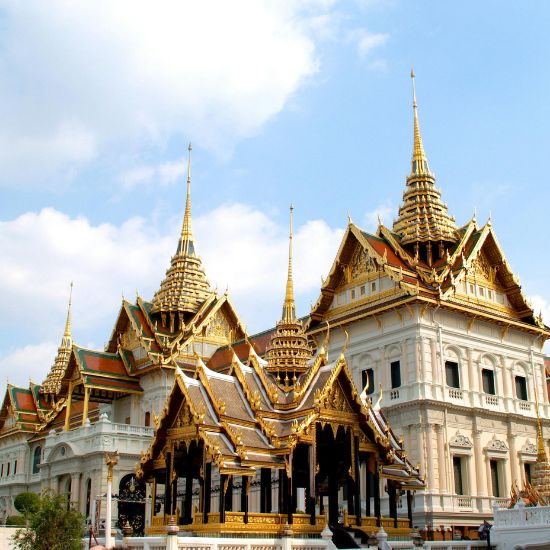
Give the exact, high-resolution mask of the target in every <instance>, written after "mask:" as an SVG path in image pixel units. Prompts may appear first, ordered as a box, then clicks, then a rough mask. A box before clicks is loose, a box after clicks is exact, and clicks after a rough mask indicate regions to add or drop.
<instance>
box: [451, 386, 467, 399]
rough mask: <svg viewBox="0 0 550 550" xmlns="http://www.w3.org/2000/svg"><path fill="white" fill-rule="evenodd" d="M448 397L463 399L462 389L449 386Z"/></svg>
mask: <svg viewBox="0 0 550 550" xmlns="http://www.w3.org/2000/svg"><path fill="white" fill-rule="evenodd" d="M449 397H450V398H451V399H463V398H464V393H463V391H462V390H459V389H457V388H449Z"/></svg>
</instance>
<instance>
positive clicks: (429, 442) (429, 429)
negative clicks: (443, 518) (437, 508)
mask: <svg viewBox="0 0 550 550" xmlns="http://www.w3.org/2000/svg"><path fill="white" fill-rule="evenodd" d="M433 444H434V433H433V425H432V424H426V450H427V455H428V460H427V464H426V469H427V471H428V472H427V473H428V491H429V492H430V493H434V492H435V476H434V468H433V467H432V466H433V464H434V452H433Z"/></svg>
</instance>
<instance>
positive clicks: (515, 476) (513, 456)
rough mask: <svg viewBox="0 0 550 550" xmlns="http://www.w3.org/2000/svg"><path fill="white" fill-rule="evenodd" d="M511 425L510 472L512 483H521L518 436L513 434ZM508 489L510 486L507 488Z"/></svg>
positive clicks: (509, 426)
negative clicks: (517, 445)
mask: <svg viewBox="0 0 550 550" xmlns="http://www.w3.org/2000/svg"><path fill="white" fill-rule="evenodd" d="M511 430H512V426H511V424H509V425H508V446H509V447H510V472H511V474H512V483H514V482H516V481H517V482H518V485H519V484H520V483H521V479H520V475H519V473H518V466H519V464H518V453H517V449H516V437H517V436H516V434H515V433H512V431H511ZM506 487H508V486H506Z"/></svg>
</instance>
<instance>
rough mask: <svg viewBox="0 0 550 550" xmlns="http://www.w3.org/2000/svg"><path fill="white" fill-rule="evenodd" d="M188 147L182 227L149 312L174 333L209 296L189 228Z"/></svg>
mask: <svg viewBox="0 0 550 550" xmlns="http://www.w3.org/2000/svg"><path fill="white" fill-rule="evenodd" d="M191 149H192V148H191V144H189V147H188V151H189V158H188V161H187V195H186V200H185V213H184V215H183V225H182V228H181V235H180V239H179V242H178V248H177V251H176V254H174V256H172V260H171V262H170V267H169V268H168V270H167V271H166V277H165V278H164V280H163V281H162V282H161V284H160V288H159V290H158V291H157V292H156V293H155V295H154V297H153V302H152V307H151V313H160V315H161V324H162V326H163V327H167V328H168V329H169V331H170V332H175V331H176V330H178V329H181V328H183V326H184V325H185V324H186V322H187V321H188V317H189V315H193V314H195V313H196V312H197V311H198V310H199V308H200V306H201V305H202V304H203V303H204V301H205V300H206V299H208V298H209V297H210V296H211V295H212V290H211V289H210V283H209V282H208V280H207V278H206V274H205V273H204V268H203V267H202V261H201V259H200V257H199V256H197V254H196V253H195V243H194V240H193V230H192V228H191V225H192V224H191Z"/></svg>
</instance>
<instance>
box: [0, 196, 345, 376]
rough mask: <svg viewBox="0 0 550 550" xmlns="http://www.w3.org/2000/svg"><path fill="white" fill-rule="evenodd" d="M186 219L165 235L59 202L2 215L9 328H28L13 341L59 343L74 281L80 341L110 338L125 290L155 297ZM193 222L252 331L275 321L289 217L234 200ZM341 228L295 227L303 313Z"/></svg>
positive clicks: (207, 262) (0, 280) (144, 223)
mask: <svg viewBox="0 0 550 550" xmlns="http://www.w3.org/2000/svg"><path fill="white" fill-rule="evenodd" d="M179 226H180V220H174V222H173V223H172V224H171V227H170V228H169V229H168V230H166V232H165V233H162V232H159V231H157V230H155V228H154V227H153V224H152V223H151V222H150V221H148V220H144V219H141V218H131V219H129V220H127V221H126V222H124V223H123V224H122V225H119V226H117V225H113V224H101V225H93V224H91V223H90V222H89V221H88V220H87V219H86V218H82V217H78V218H71V217H69V216H67V215H66V214H64V213H62V212H59V211H57V210H55V209H52V208H45V209H43V210H42V211H40V212H39V213H34V212H28V213H26V214H23V215H21V216H19V217H18V218H16V219H14V220H12V221H6V222H0V255H1V257H2V259H3V261H2V263H1V264H0V289H1V292H2V295H3V302H2V306H3V315H2V318H1V320H0V324H3V325H4V334H6V332H5V331H6V330H9V329H10V327H13V326H20V324H21V323H25V327H26V328H25V331H24V333H23V332H22V331H21V330H19V329H18V330H17V333H16V334H17V338H19V339H20V338H22V337H24V338H26V339H27V340H26V341H22V340H20V342H15V343H14V345H16V346H17V345H26V344H27V343H29V342H31V343H32V342H37V341H38V342H42V341H53V342H57V341H58V340H59V339H60V338H61V333H62V330H63V326H64V319H65V313H66V304H67V295H68V286H69V282H70V281H71V280H73V281H74V285H75V286H74V292H73V335H74V337H75V340H76V341H77V342H80V343H81V344H83V343H85V344H86V345H89V344H90V343H91V344H93V345H95V346H96V347H101V345H102V344H103V342H105V341H107V340H108V338H109V336H110V332H111V330H112V327H113V324H114V322H115V318H116V315H117V312H118V308H119V307H120V300H121V292H124V294H125V296H127V297H128V298H129V299H133V298H134V295H135V289H139V291H140V294H141V295H142V296H144V297H145V298H147V299H150V298H151V297H152V295H153V293H154V291H155V290H156V289H157V288H158V286H159V284H160V281H161V280H162V278H163V276H164V272H165V270H166V269H167V268H168V266H169V263H170V257H171V255H172V254H173V252H174V250H175V247H176V245H177V238H178V233H179ZM194 227H195V234H196V241H197V250H198V253H199V254H201V256H202V258H203V262H204V266H205V269H206V273H207V275H208V277H209V279H210V281H211V283H212V284H213V285H214V286H215V285H216V284H217V285H218V287H219V291H220V292H221V291H223V290H224V289H225V287H226V286H229V291H230V295H231V296H232V298H233V300H234V301H235V303H236V305H237V307H238V310H239V313H240V315H241V317H242V319H243V322H245V323H246V324H247V325H248V326H249V328H250V330H252V331H257V330H261V329H264V328H267V327H269V326H272V325H273V324H274V322H275V321H276V320H277V319H278V316H279V306H280V305H281V304H282V300H283V297H284V282H285V277H286V266H287V254H288V235H287V231H288V230H287V228H286V224H284V223H283V224H278V223H276V222H275V221H274V220H273V219H271V218H270V217H268V216H267V215H266V214H264V213H262V212H259V211H258V210H254V209H253V208H252V207H250V206H247V205H243V204H231V205H225V206H220V207H219V208H216V209H215V210H213V211H211V212H208V213H206V214H205V215H203V216H199V217H196V219H195V220H194ZM342 234H343V231H342V230H341V229H333V228H331V227H329V226H328V225H327V224H326V223H325V222H324V221H322V220H312V221H308V222H306V223H305V224H304V225H302V226H299V227H296V231H295V239H294V243H295V247H294V266H295V269H294V273H295V275H294V279H295V286H296V293H297V296H298V299H299V303H298V305H299V307H298V311H299V313H300V314H301V315H302V314H306V313H307V312H308V308H307V306H308V304H307V303H304V302H308V301H309V300H315V299H316V298H317V294H318V291H319V288H320V279H321V275H323V276H326V274H327V271H328V269H329V267H330V264H331V262H332V259H333V258H334V255H335V254H336V251H337V248H338V245H339V242H340V239H341V237H342ZM29 319H32V323H29V322H28V320H29ZM10 345H11V343H10ZM33 349H34V348H33ZM40 349H42V350H44V349H45V348H40ZM50 355H51V356H50V357H49V362H50V363H51V361H52V360H53V357H54V354H50ZM3 365H5V366H6V367H7V363H3Z"/></svg>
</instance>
